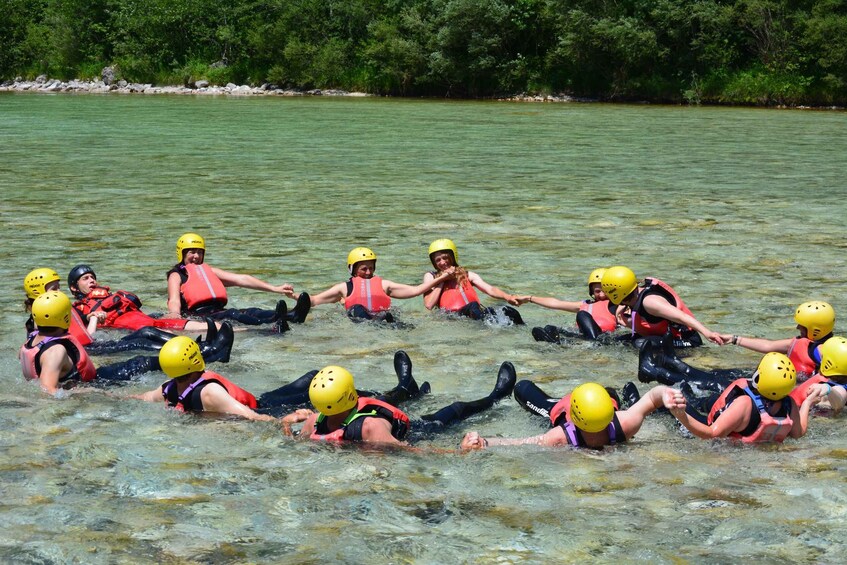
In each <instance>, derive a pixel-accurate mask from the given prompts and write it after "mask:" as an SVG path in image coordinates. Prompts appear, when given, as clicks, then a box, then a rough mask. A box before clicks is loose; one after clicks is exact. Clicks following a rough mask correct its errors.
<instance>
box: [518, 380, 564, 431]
mask: <svg viewBox="0 0 847 565" xmlns="http://www.w3.org/2000/svg"><path fill="white" fill-rule="evenodd" d="M514 397H515V400H516V401H517V402H518V404H520V405H521V406H522V407H523V409H524V410H527V411H529V412H531V413H533V414H536V415H538V416H541V417H542V418H544V419H546V420H547V421H548V422H550V411H551V410H552V409H553V407H554V406H555V405H556V403H557V402H559V400H560V399H559V398H551V397H550V396H549V395H548V394H547V393H546V392H544V391H543V390H541V388H539V386H538V385H536V384H535V383H534V382H532V381H530V380H522V381H520V382H519V383H517V384H516V385H515V391H514Z"/></svg>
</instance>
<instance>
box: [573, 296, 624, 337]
mask: <svg viewBox="0 0 847 565" xmlns="http://www.w3.org/2000/svg"><path fill="white" fill-rule="evenodd" d="M609 304H610V302H609V301H608V300H602V301H600V302H594V301H593V300H583V301H582V304H580V305H579V309H580V310H582V311H583V312H588V313H589V314H591V317H592V318H593V319H594V321H595V322H596V323H597V326H598V327H599V328H600V329H601V330H603V331H604V332H613V331H615V328H617V327H618V320H617V319H616V318H615V314H614V312H610V311H609Z"/></svg>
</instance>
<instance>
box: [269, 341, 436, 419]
mask: <svg viewBox="0 0 847 565" xmlns="http://www.w3.org/2000/svg"><path fill="white" fill-rule="evenodd" d="M394 372H395V373H396V374H397V386H396V387H394V388H393V389H391V390H389V391H388V392H385V393H383V394H381V395H380V394H379V393H376V392H373V391H369V390H359V389H356V392H357V393H358V394H359V396H372V397H376V398H377V399H378V400H382V401H384V402H387V403H389V404H392V405H395V406H396V405H397V404H400V403H401V402H404V401H406V400H409V399H411V398H416V397H418V396H420V395H421V394H427V393H428V392H429V390H430V386H429V383H428V382H424V383H423V384H422V385H420V386H418V383H417V382H416V381H415V378H414V377H413V376H412V360H411V359H409V356H408V355H407V354H406V352H405V351H398V352H397V353H395V354H394ZM316 374H318V371H317V370H314V371H309V372H308V373H306V374H305V375H303V376H302V377H300V378H298V379H296V380H294V381H292V382H290V383H288V384H286V385H283V386H281V387H279V388H277V389H274V390H272V391H269V392H266V393H264V394H262V395H261V396H260V397H259V407H260V409H261V410H259V411H260V412H261V413H263V414H272V415H277V413H281V411H280V410H279V409H280V408H284V407H290V406H298V405H308V404H309V384H311V382H312V379H313V378H314V376H315V375H316Z"/></svg>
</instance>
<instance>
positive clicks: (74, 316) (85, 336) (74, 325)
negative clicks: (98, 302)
mask: <svg viewBox="0 0 847 565" xmlns="http://www.w3.org/2000/svg"><path fill="white" fill-rule="evenodd" d="M68 331H69V332H70V334H71V335H72V336H74V338H76V340H77V341H78V342H79V344H80V345H82V346H83V347H84V346H86V345H88V344H90V343H92V342H93V341H94V339H92V337H91V334H90V333H88V328H87V327H86V325H85V322H84V321H83V319H82V317H81V316H80V315H79V312H77V311H76V310H74V309H73V308H71V325H70V327H68Z"/></svg>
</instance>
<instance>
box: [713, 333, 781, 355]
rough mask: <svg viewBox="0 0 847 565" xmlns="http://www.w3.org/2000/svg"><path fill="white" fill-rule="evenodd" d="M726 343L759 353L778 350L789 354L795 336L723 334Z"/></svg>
mask: <svg viewBox="0 0 847 565" xmlns="http://www.w3.org/2000/svg"><path fill="white" fill-rule="evenodd" d="M721 338H722V339H723V342H724V345H727V344H730V343H731V344H733V345H737V346H739V347H743V348H744V349H749V350H750V351H758V352H759V353H770V352H771V351H776V352H778V353H785V354H786V355H787V354H788V350H789V348H791V342H793V341H794V339H793V338H789V339H765V338H761V337H744V336H740V335H730V334H721Z"/></svg>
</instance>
